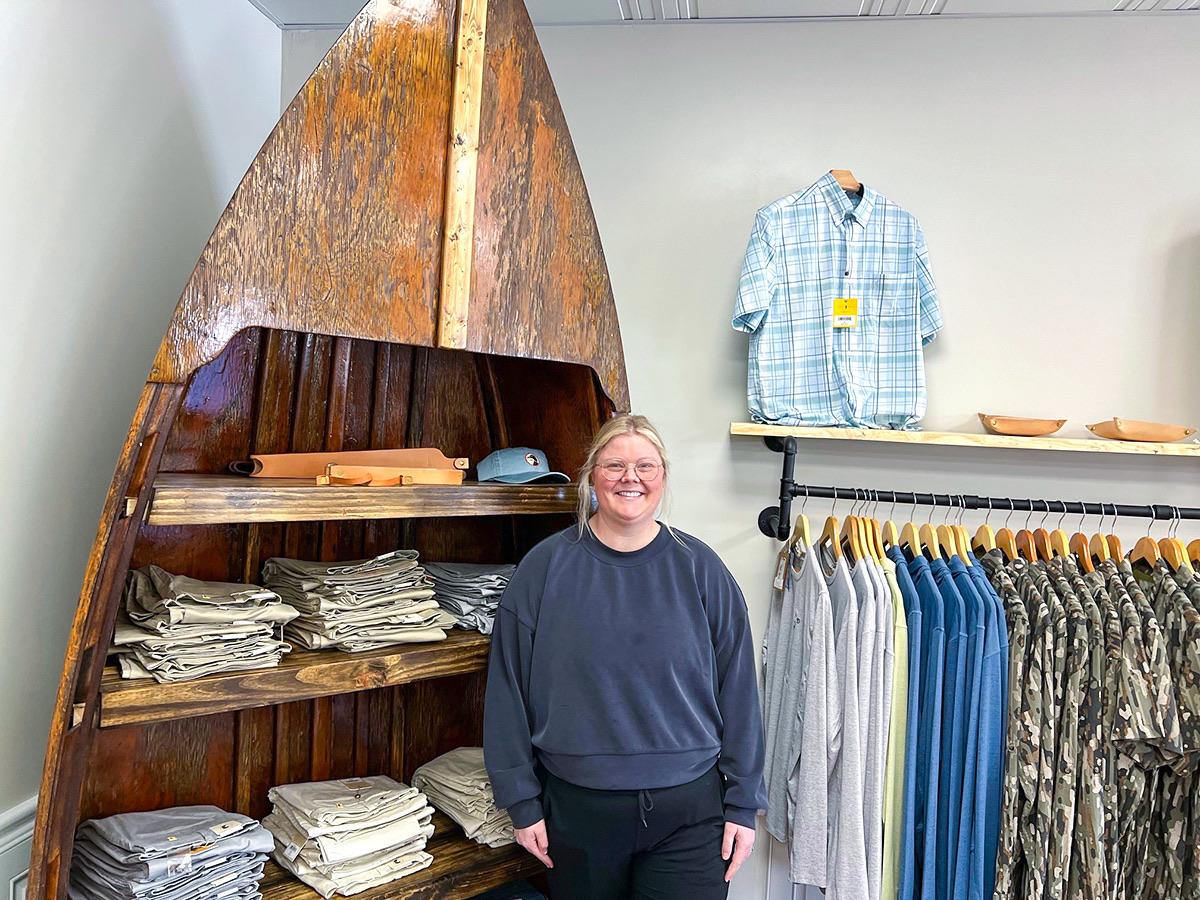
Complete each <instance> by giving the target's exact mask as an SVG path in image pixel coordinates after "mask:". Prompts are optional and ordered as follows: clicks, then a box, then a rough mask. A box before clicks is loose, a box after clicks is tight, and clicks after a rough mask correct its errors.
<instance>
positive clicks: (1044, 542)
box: [1033, 501, 1054, 561]
mask: <svg viewBox="0 0 1200 900" xmlns="http://www.w3.org/2000/svg"><path fill="white" fill-rule="evenodd" d="M1043 502H1045V501H1043ZM1045 506H1046V512H1045V513H1044V514H1043V515H1042V520H1041V522H1039V523H1038V527H1037V528H1035V529H1033V546H1034V549H1036V550H1037V555H1038V558H1039V559H1041V560H1043V561H1048V560H1050V559H1052V558H1053V557H1054V554H1053V553H1052V552H1051V550H1050V532H1049V531H1047V530H1046V528H1045V524H1046V516H1048V515H1050V504H1049V503H1046V504H1045Z"/></svg>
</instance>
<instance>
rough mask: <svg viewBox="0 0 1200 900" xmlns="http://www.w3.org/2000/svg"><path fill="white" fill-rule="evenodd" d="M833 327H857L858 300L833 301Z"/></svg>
mask: <svg viewBox="0 0 1200 900" xmlns="http://www.w3.org/2000/svg"><path fill="white" fill-rule="evenodd" d="M833 327H834V328H857V327H858V298H857V297H838V298H837V299H836V300H834V301H833Z"/></svg>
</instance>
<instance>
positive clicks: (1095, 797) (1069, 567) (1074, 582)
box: [1050, 558, 1108, 900]
mask: <svg viewBox="0 0 1200 900" xmlns="http://www.w3.org/2000/svg"><path fill="white" fill-rule="evenodd" d="M1050 565H1051V567H1052V569H1053V570H1054V571H1056V572H1059V573H1060V576H1061V577H1062V578H1063V579H1064V580H1065V581H1066V582H1067V583H1069V584H1070V587H1071V590H1072V591H1074V593H1075V596H1076V598H1078V600H1079V602H1080V603H1081V604H1082V605H1083V611H1084V614H1085V615H1086V617H1087V634H1088V640H1087V644H1086V647H1085V652H1086V656H1087V665H1086V668H1085V670H1084V673H1083V699H1082V702H1081V703H1080V707H1079V772H1078V777H1077V780H1076V784H1075V828H1074V832H1073V836H1072V842H1073V843H1072V849H1071V863H1070V868H1069V869H1068V870H1067V896H1068V897H1078V898H1081V900H1105V897H1106V894H1107V890H1106V884H1107V880H1108V878H1107V864H1106V859H1107V857H1106V848H1107V843H1106V838H1107V835H1106V832H1105V807H1104V784H1105V773H1104V770H1105V766H1106V762H1105V753H1104V746H1103V745H1104V734H1103V730H1102V727H1101V715H1102V708H1101V704H1102V699H1101V698H1102V696H1103V692H1104V656H1105V647H1104V626H1103V619H1102V617H1101V613H1100V607H1099V605H1098V604H1097V603H1096V600H1095V598H1094V597H1093V596H1092V592H1091V590H1090V589H1089V588H1088V585H1087V584H1086V583H1085V582H1084V580H1083V578H1082V577H1081V575H1080V573H1079V568H1078V566H1077V565H1076V563H1075V560H1074V558H1064V559H1055V560H1052V561H1051V563H1050Z"/></svg>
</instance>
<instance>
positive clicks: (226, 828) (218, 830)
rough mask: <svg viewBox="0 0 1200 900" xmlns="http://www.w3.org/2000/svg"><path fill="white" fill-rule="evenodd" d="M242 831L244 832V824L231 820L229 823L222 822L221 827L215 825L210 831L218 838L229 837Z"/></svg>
mask: <svg viewBox="0 0 1200 900" xmlns="http://www.w3.org/2000/svg"><path fill="white" fill-rule="evenodd" d="M241 830H242V823H241V822H238V821H235V820H230V821H228V822H222V823H221V824H220V825H214V826H213V827H212V828H210V829H209V831H211V832H212V833H213V834H215V835H216V836H217V837H227V836H228V835H231V834H233V833H235V832H238V831H241Z"/></svg>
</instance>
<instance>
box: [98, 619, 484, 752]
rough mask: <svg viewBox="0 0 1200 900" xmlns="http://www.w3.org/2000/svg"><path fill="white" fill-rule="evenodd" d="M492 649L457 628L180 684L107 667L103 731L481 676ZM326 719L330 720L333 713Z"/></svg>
mask: <svg viewBox="0 0 1200 900" xmlns="http://www.w3.org/2000/svg"><path fill="white" fill-rule="evenodd" d="M490 643H491V642H490V639H489V638H488V637H487V636H486V635H482V634H479V633H478V632H475V631H463V630H461V629H453V630H452V631H450V632H449V634H448V635H447V636H446V640H444V641H433V642H428V643H420V644H406V645H401V646H399V647H388V648H384V649H382V650H369V651H366V652H363V653H343V652H341V651H334V650H321V651H295V652H292V653H289V654H287V655H286V656H285V657H284V658H283V661H282V662H281V663H280V665H279V666H278V667H276V668H273V669H256V670H252V671H249V672H227V673H222V674H218V675H209V676H206V677H204V678H198V679H195V680H193V681H182V682H178V683H176V684H159V683H158V682H156V681H153V680H151V679H137V680H132V681H131V680H128V679H123V678H121V677H120V675H119V674H118V673H117V671H116V669H115V668H111V667H110V668H109V669H108V670H107V671H106V672H105V676H104V682H103V684H102V686H101V703H100V726H101V727H102V728H109V727H114V726H117V725H130V724H134V723H145V722H157V721H162V720H167V719H178V718H185V717H188V716H203V715H211V714H213V713H219V712H228V711H230V710H235V709H247V708H250V707H255V706H266V705H270V704H276V703H285V702H289V701H295V700H305V699H311V698H313V697H323V696H327V695H330V694H341V693H348V692H351V691H363V690H368V689H371V688H378V687H384V686H387V685H395V684H403V683H405V682H409V681H419V680H422V679H427V678H441V677H445V676H448V675H457V674H461V673H464V672H477V671H482V670H483V669H484V668H485V667H486V666H487V655H488V647H489V646H490ZM328 716H329V718H330V719H331V718H332V711H330V713H329V714H328Z"/></svg>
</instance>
